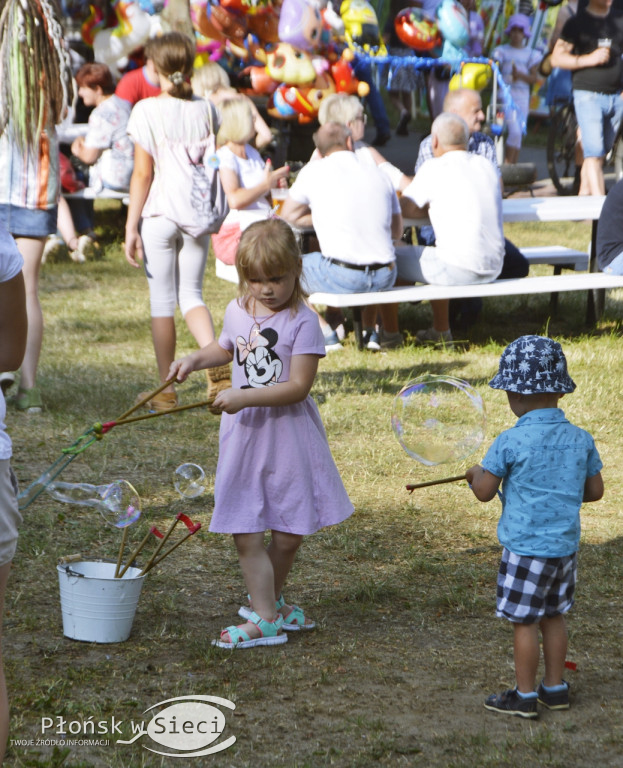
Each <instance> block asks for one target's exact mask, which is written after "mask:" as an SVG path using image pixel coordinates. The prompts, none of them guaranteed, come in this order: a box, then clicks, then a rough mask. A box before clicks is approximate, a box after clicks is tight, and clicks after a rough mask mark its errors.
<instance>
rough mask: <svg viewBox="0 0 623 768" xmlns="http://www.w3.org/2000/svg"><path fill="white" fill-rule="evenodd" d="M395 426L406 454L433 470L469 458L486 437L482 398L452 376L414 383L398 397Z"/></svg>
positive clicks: (424, 377) (395, 403)
mask: <svg viewBox="0 0 623 768" xmlns="http://www.w3.org/2000/svg"><path fill="white" fill-rule="evenodd" d="M391 423H392V429H393V431H394V434H395V435H396V438H397V440H398V442H399V443H400V445H401V446H402V448H403V449H404V450H405V451H406V453H407V454H408V455H409V456H411V458H412V459H416V461H419V462H421V463H422V464H425V465H427V466H429V467H432V466H435V465H437V464H446V463H449V462H453V461H461V460H462V459H465V458H467V456H469V455H470V454H472V453H473V452H474V451H476V450H477V449H478V448H479V446H480V445H481V443H482V441H483V440H484V436H485V410H484V406H483V402H482V398H481V397H480V395H479V394H478V392H476V390H475V389H474V388H473V387H471V386H470V385H469V384H468V383H467V382H466V381H463V380H462V379H457V378H454V377H452V376H434V375H425V376H419V377H418V378H417V379H413V381H410V382H409V383H408V384H407V385H406V386H404V387H403V388H402V389H401V390H400V392H399V393H398V394H397V395H396V397H395V398H394V402H393V406H392V416H391Z"/></svg>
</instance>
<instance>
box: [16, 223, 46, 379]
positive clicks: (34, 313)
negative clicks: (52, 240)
mask: <svg viewBox="0 0 623 768" xmlns="http://www.w3.org/2000/svg"><path fill="white" fill-rule="evenodd" d="M45 241H46V238H45V237H17V238H15V242H16V243H17V247H18V249H19V252H20V253H21V254H22V258H23V259H24V268H23V273H24V283H25V286H26V313H27V315H28V337H27V341H26V353H25V354H24V360H23V362H22V367H21V375H20V383H19V388H20V389H21V390H27V389H32V388H33V387H34V386H35V383H36V379H37V366H38V365H39V356H40V354H41V345H42V343H43V312H42V310H41V302H40V301H39V270H40V268H41V256H42V255H43V246H44V245H45Z"/></svg>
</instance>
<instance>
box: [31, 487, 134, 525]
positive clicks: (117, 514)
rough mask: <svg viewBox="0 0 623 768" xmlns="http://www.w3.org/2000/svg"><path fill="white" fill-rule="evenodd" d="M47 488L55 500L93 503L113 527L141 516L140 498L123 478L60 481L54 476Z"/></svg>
mask: <svg viewBox="0 0 623 768" xmlns="http://www.w3.org/2000/svg"><path fill="white" fill-rule="evenodd" d="M46 490H47V492H48V493H49V494H50V495H51V496H53V497H54V498H55V499H57V500H58V501H64V502H65V503H66V504H78V505H80V506H83V507H95V509H97V510H99V512H100V513H101V515H102V517H103V518H104V520H106V522H107V523H108V524H109V525H114V526H115V528H127V527H128V526H129V525H132V523H135V522H136V521H137V520H138V519H139V517H140V516H141V499H140V497H139V495H138V493H137V491H136V489H135V488H134V486H133V485H132V484H131V483H128V481H127V480H115V481H114V483H109V484H108V485H91V483H63V482H61V481H59V480H55V481H54V482H52V483H50V484H49V485H48V486H47V488H46Z"/></svg>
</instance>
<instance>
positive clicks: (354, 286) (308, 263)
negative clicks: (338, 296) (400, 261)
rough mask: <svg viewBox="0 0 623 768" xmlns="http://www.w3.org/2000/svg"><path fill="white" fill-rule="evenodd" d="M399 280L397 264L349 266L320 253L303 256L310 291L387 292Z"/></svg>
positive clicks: (307, 285)
mask: <svg viewBox="0 0 623 768" xmlns="http://www.w3.org/2000/svg"><path fill="white" fill-rule="evenodd" d="M395 282H396V265H395V264H394V263H393V262H392V263H391V264H389V265H388V266H387V267H382V268H381V269H365V270H364V269H348V267H341V266H340V265H339V264H332V263H331V262H330V261H329V259H325V257H324V256H323V255H322V254H321V253H320V252H319V251H314V252H313V253H306V254H305V255H304V256H303V287H304V288H305V290H307V291H309V293H315V292H316V291H321V292H324V293H368V292H369V291H385V290H387V289H388V288H392V287H393V285H394V283H395Z"/></svg>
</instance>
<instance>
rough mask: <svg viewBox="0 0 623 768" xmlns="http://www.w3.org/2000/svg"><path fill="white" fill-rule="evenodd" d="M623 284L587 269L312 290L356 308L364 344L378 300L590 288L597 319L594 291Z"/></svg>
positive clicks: (590, 313) (590, 312) (322, 300)
mask: <svg viewBox="0 0 623 768" xmlns="http://www.w3.org/2000/svg"><path fill="white" fill-rule="evenodd" d="M609 288H623V276H619V275H606V274H604V273H603V272H585V273H582V274H571V275H544V276H541V277H521V278H515V279H512V280H494V281H493V282H491V283H479V284H477V285H409V286H396V287H394V288H390V289H389V290H387V291H375V292H371V293H324V292H316V293H312V294H311V296H310V297H309V301H310V303H311V304H314V305H319V306H330V307H343V308H350V309H352V311H353V325H354V331H355V337H356V339H357V343H358V344H359V346H361V344H362V327H361V308H362V307H367V306H372V305H375V304H396V303H401V302H411V303H412V302H419V301H431V300H434V299H463V298H469V297H472V298H475V297H481V298H486V297H487V296H522V295H527V294H538V293H560V292H567V291H587V292H588V302H589V306H588V307H587V319H590V320H594V317H595V305H596V304H598V303H599V302H598V300H597V299H596V296H595V295H594V293H593V292H594V291H604V290H606V289H609Z"/></svg>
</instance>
